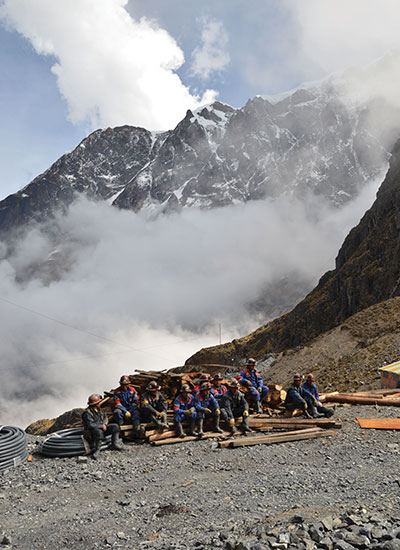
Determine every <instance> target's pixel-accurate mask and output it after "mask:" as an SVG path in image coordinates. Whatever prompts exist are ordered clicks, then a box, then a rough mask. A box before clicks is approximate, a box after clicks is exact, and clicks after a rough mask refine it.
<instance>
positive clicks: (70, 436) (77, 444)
mask: <svg viewBox="0 0 400 550" xmlns="http://www.w3.org/2000/svg"><path fill="white" fill-rule="evenodd" d="M110 445H111V435H107V436H106V438H105V439H104V441H103V443H102V445H101V449H102V450H104V449H108V447H109V446H110ZM91 451H93V445H89V443H88V442H87V441H86V440H85V439H84V437H83V428H69V429H66V430H60V431H59V432H54V433H52V434H51V435H49V437H47V438H46V439H45V440H44V441H42V443H40V445H39V452H41V453H42V454H43V455H45V456H54V457H56V456H58V457H60V458H62V457H69V456H79V455H87V454H90V453H91Z"/></svg>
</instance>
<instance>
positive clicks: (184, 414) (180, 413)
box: [173, 384, 197, 438]
mask: <svg viewBox="0 0 400 550" xmlns="http://www.w3.org/2000/svg"><path fill="white" fill-rule="evenodd" d="M173 409H174V421H175V426H176V430H177V432H178V436H179V437H182V438H183V437H185V433H184V431H183V427H182V423H183V421H184V420H187V421H188V422H189V431H188V435H196V434H195V433H194V428H195V423H196V416H197V414H196V409H195V406H194V397H193V395H192V394H191V393H190V386H189V384H183V386H182V388H181V391H180V393H179V394H178V395H177V397H176V398H175V399H174V403H173Z"/></svg>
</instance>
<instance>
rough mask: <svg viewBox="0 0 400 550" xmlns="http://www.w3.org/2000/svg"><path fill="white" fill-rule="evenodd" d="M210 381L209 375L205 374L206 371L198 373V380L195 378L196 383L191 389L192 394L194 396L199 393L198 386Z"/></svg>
mask: <svg viewBox="0 0 400 550" xmlns="http://www.w3.org/2000/svg"><path fill="white" fill-rule="evenodd" d="M209 381H210V375H209V374H207V373H203V374H201V375H200V378H198V380H196V384H195V386H194V388H193V391H192V394H193V395H194V396H196V395H199V393H200V386H201V384H202V383H203V382H209Z"/></svg>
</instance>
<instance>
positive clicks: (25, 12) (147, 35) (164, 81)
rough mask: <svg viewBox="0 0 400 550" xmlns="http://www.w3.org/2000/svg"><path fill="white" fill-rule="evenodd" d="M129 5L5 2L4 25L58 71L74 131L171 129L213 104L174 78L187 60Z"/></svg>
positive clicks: (81, 0) (74, 0) (92, 0)
mask: <svg viewBox="0 0 400 550" xmlns="http://www.w3.org/2000/svg"><path fill="white" fill-rule="evenodd" d="M127 4H128V0H107V2H102V1H99V0H57V2H54V1H53V0H37V1H35V2H31V1H30V0H4V3H3V5H2V6H1V7H0V18H2V19H3V21H7V22H8V24H9V25H10V26H11V27H12V28H15V29H16V30H17V31H18V32H19V33H21V34H22V35H23V36H24V37H26V38H27V39H28V40H29V41H30V42H31V44H32V46H33V47H34V48H35V50H36V52H37V53H38V54H42V55H48V56H52V57H54V58H55V60H56V62H55V64H54V65H53V67H52V71H53V73H54V74H55V75H56V77H57V82H58V86H59V89H60V93H61V95H62V96H63V97H64V99H65V100H66V101H67V103H68V109H69V117H70V119H71V120H72V122H74V123H78V122H82V121H87V120H89V121H90V122H91V126H92V128H96V127H98V126H116V125H123V124H133V125H136V126H144V127H146V128H148V129H151V130H165V129H169V128H171V127H173V126H174V125H175V124H176V123H177V122H178V120H180V119H181V118H183V116H184V114H185V111H186V110H187V109H195V108H196V107H198V106H200V105H201V104H204V103H209V102H211V101H213V100H214V99H215V97H216V95H217V93H216V92H215V91H214V90H207V91H206V92H205V93H204V95H203V97H199V96H197V95H195V94H194V95H193V94H192V93H191V92H190V90H189V89H188V87H186V86H185V85H184V84H183V83H182V81H181V80H180V78H179V77H178V75H177V74H176V72H175V71H176V70H177V69H178V68H179V67H180V66H181V65H182V64H183V62H184V55H183V52H182V50H181V48H180V47H179V46H178V45H177V43H176V41H175V40H174V38H173V37H172V36H170V35H169V34H168V33H167V32H166V31H165V30H164V29H162V28H160V27H159V26H158V25H157V24H156V23H155V22H154V21H149V20H147V19H145V18H141V19H140V20H139V21H136V20H135V19H133V18H132V17H131V16H130V15H129V13H128V12H127V11H126V9H125V7H126V5H127Z"/></svg>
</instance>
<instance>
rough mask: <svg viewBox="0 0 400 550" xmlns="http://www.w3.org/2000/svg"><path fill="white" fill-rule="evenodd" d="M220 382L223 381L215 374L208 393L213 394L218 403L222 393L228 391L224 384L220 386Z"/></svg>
mask: <svg viewBox="0 0 400 550" xmlns="http://www.w3.org/2000/svg"><path fill="white" fill-rule="evenodd" d="M221 380H223V378H222V376H221V375H220V374H215V375H214V377H213V379H212V382H211V390H210V392H211V393H212V394H213V396H214V397H215V399H216V400H217V401H218V402H219V401H220V399H221V397H222V396H223V395H224V393H225V392H226V391H227V390H228V388H227V387H226V386H225V384H221Z"/></svg>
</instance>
